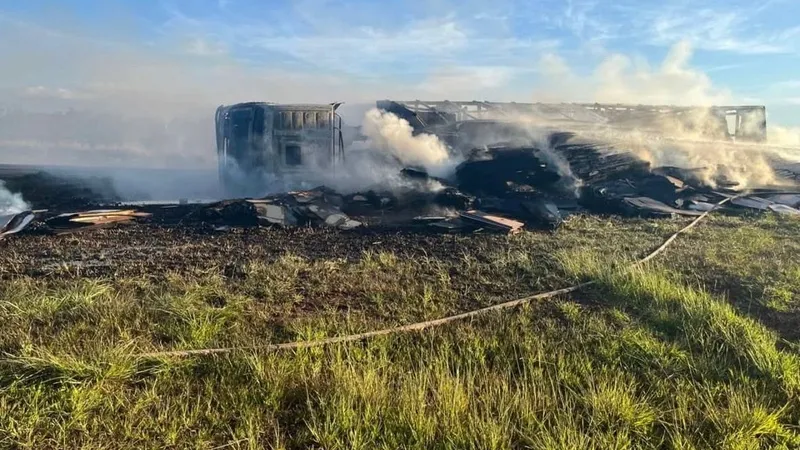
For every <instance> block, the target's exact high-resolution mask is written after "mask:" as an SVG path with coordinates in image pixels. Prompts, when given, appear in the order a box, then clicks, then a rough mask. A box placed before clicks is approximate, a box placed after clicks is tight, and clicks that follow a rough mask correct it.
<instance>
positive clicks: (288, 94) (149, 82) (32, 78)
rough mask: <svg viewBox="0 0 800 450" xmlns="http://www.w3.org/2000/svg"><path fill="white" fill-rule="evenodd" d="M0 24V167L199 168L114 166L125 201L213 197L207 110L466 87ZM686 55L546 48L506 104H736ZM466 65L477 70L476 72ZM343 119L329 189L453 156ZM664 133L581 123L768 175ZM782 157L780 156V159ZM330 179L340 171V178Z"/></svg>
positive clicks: (730, 153) (443, 170) (774, 133)
mask: <svg viewBox="0 0 800 450" xmlns="http://www.w3.org/2000/svg"><path fill="white" fill-rule="evenodd" d="M0 26H2V33H3V39H1V40H0V59H2V60H3V61H4V67H5V68H6V69H7V70H4V71H3V73H2V74H0V163H10V164H46V165H80V166H84V167H85V166H89V167H101V166H102V167H115V168H119V167H125V168H127V167H147V168H159V169H170V168H174V169H198V172H197V174H196V175H187V176H185V177H183V178H180V180H181V181H180V182H176V181H175V180H176V179H177V178H176V177H175V176H170V175H168V174H167V172H163V171H162V172H158V175H155V176H149V177H148V176H146V175H142V174H143V173H144V172H142V174H140V175H137V176H139V177H141V178H132V177H131V176H127V175H122V174H120V173H119V172H114V173H115V175H112V176H113V177H114V179H115V181H116V186H117V187H118V189H119V190H120V194H122V195H123V196H125V197H129V198H133V197H142V196H146V197H149V198H165V197H172V196H181V197H195V198H196V197H205V196H209V195H214V194H215V193H217V192H218V191H217V190H216V183H217V180H216V176H215V172H214V167H215V164H216V157H217V155H216V152H215V142H214V119H213V116H214V110H215V108H216V107H217V106H218V105H219V104H230V103H234V102H240V101H261V100H263V101H271V102H292V103H304V102H311V103H313V102H321V103H327V102H330V101H334V100H344V101H346V102H348V103H350V104H352V103H367V102H374V100H375V99H379V98H400V97H402V98H417V97H423V96H424V97H430V96H431V92H430V88H429V87H428V86H438V89H439V91H437V92H436V96H437V97H439V98H441V99H445V98H449V99H454V100H455V99H456V98H454V96H458V97H460V98H464V95H465V93H464V89H463V88H464V85H469V83H461V84H460V87H459V88H458V90H453V91H447V90H446V89H448V86H447V84H446V83H445V84H442V83H441V82H439V83H435V82H434V81H435V80H433V78H431V79H425V78H423V79H422V82H420V80H419V79H414V80H411V81H409V82H407V83H402V82H397V81H396V80H395V81H392V82H390V83H381V82H379V81H374V80H373V79H370V80H363V79H354V78H348V77H347V75H346V74H344V75H342V74H340V75H329V74H327V73H302V72H295V71H292V72H289V71H282V70H273V69H266V68H264V67H257V66H254V65H252V64H250V65H248V64H245V63H242V62H240V60H238V59H236V58H234V57H232V56H231V55H229V54H226V53H225V49H224V48H215V47H209V46H208V45H205V46H202V45H194V46H193V47H192V48H190V49H186V48H169V49H165V46H159V45H153V46H150V45H130V44H127V45H123V44H120V43H114V42H105V41H103V40H100V39H91V38H87V37H85V36H82V35H81V34H80V33H79V32H69V31H59V30H54V29H52V28H47V27H43V26H39V25H35V24H31V23H26V22H22V21H14V20H9V19H6V18H3V17H2V16H0ZM17 43H24V44H23V45H22V46H21V47H20V46H19V45H18V44H17ZM197 43H198V42H195V44H197ZM188 50H191V51H188ZM66 55H69V57H67V56H66ZM691 56H692V52H691V48H690V46H689V45H688V44H687V43H680V44H677V45H675V46H674V47H673V48H672V49H671V51H670V52H669V53H668V55H667V56H666V57H665V58H664V60H663V62H661V63H660V64H659V65H658V66H655V67H651V66H649V65H648V64H646V63H644V62H642V61H639V60H636V59H634V58H631V57H629V56H626V55H621V54H609V55H608V56H607V57H605V58H604V59H603V60H602V61H600V62H599V64H597V66H596V67H595V69H594V70H593V71H592V72H591V73H590V74H588V75H582V74H579V73H578V72H577V71H576V70H573V68H571V67H570V66H569V64H568V63H567V62H566V60H565V59H564V58H562V57H561V56H559V55H557V54H555V53H547V54H544V55H542V56H541V58H540V60H539V61H538V62H537V63H536V64H532V66H534V67H535V68H536V70H537V71H538V73H539V79H536V80H534V79H531V80H530V81H529V82H528V83H519V84H518V86H519V87H518V88H517V89H518V95H517V96H516V100H518V101H537V102H570V101H581V102H592V101H597V102H623V103H635V104H685V105H711V104H720V103H733V104H735V103H741V102H737V101H736V100H737V99H736V96H735V95H734V94H733V93H732V92H730V91H729V90H727V89H723V88H719V87H717V86H714V84H713V83H712V81H711V79H710V78H709V77H708V76H707V75H706V74H704V73H703V72H702V71H699V70H696V69H694V68H692V66H691V64H690V63H691ZM443 64H444V63H443ZM437 70H438V69H437ZM437 70H433V72H432V73H434V74H435V73H438V71H437ZM478 72H479V73H480V74H481V76H482V77H484V78H486V77H487V73H486V71H485V70H483V71H478ZM54 74H60V75H58V76H55V75H54ZM432 77H433V76H432ZM489 78H491V77H489ZM420 86H422V87H420ZM504 89H505V87H503V89H498V90H497V91H490V92H471V94H475V95H474V97H476V98H487V97H488V98H489V99H491V97H492V95H493V93H494V92H497V93H498V95H499V93H500V92H505V91H504ZM348 119H350V120H351V122H350V123H351V124H353V125H356V124H358V123H359V122H360V123H361V125H362V132H363V133H364V134H365V135H366V137H367V141H366V143H358V144H357V145H354V146H353V148H352V149H350V150H351V152H352V153H353V154H354V155H357V154H362V155H365V154H369V157H368V158H363V159H360V158H358V157H351V158H350V159H349V160H348V162H347V165H346V166H345V167H342V168H340V171H339V172H337V173H336V174H335V175H336V176H337V178H334V179H331V174H330V173H324V174H322V175H324V177H322V178H324V179H327V180H328V181H329V182H330V184H332V185H334V186H337V185H338V186H341V187H343V188H350V189H356V188H357V187H363V185H365V184H367V183H368V182H372V181H381V180H383V179H385V178H386V176H387V174H388V173H389V172H390V171H394V170H395V169H396V168H397V167H398V166H401V165H404V164H409V165H419V166H423V167H425V168H426V169H428V170H429V171H430V172H431V173H432V174H434V175H447V174H449V173H452V169H453V168H454V167H455V165H456V164H457V163H458V162H459V159H458V157H457V156H455V157H454V156H453V155H450V154H449V153H448V149H447V148H446V146H445V145H444V144H443V143H442V142H440V141H438V140H437V139H436V138H434V137H432V136H424V135H423V136H413V135H412V133H411V129H410V127H409V126H408V124H407V123H405V122H403V121H402V120H400V119H398V118H397V117H395V116H392V115H389V114H383V113H380V112H379V111H377V110H370V111H368V112H367V113H366V115H364V116H363V118H362V117H361V116H359V117H355V118H354V117H352V116H351V117H349V118H348ZM522 122H523V123H524V128H525V129H526V132H529V133H530V134H531V139H532V140H534V141H535V142H545V140H544V139H538V136H537V133H538V131H537V127H538V125H539V124H537V123H532V122H526V121H525V120H524V118H523V120H522ZM583 131H587V130H582V132H583ZM666 131H667V134H669V135H670V136H671V137H673V138H676V140H670V141H668V142H667V141H664V140H659V139H655V138H651V137H650V136H648V135H646V134H643V133H639V132H638V131H634V132H630V133H626V134H624V135H620V134H618V133H616V132H611V131H609V130H603V129H593V130H588V132H589V133H590V134H591V133H594V134H595V135H596V136H598V137H601V138H604V139H607V140H609V141H610V142H613V143H618V144H619V145H631V146H635V148H636V149H637V151H639V152H640V154H641V155H642V156H643V157H645V158H647V159H648V160H650V161H652V162H653V163H654V164H657V165H661V164H675V165H683V166H687V167H698V166H699V167H705V168H707V170H708V174H709V176H708V178H709V179H712V178H713V176H714V175H717V174H719V173H721V171H727V172H729V173H727V175H729V176H730V177H732V178H734V179H736V180H737V181H739V182H740V184H741V185H742V186H748V185H755V184H762V183H765V182H770V181H773V177H772V174H771V169H769V167H768V164H767V163H768V162H769V160H770V158H772V157H773V156H775V155H776V153H775V151H773V150H768V149H766V148H764V147H763V146H756V147H753V148H751V147H750V146H740V145H737V146H736V147H735V148H733V149H731V146H727V145H726V146H722V145H719V146H717V145H716V144H709V143H706V142H695V141H697V139H696V137H695V136H692V135H691V133H688V132H686V130H681V129H680V128H677V127H676V128H675V129H670V130H666ZM769 136H770V140H771V142H775V143H777V144H780V145H798V146H800V133H799V132H798V130H796V129H795V130H790V129H780V128H777V127H773V126H771V127H770V131H769ZM537 139H538V140H537ZM683 141H690V142H683ZM786 155H790V156H791V155H792V153H791V152H787V153H786V154H782V155H781V156H784V157H785V156H786ZM797 160H800V157H797ZM383 163H387V164H385V165H384V166H382V165H381V164H383ZM551 163H554V164H556V165H560V167H561V169H562V171H563V172H564V173H567V174H568V173H569V167H568V166H565V165H564V164H563V162H562V161H559V160H558V159H557V158H556V157H555V156H554V159H553V161H551ZM722 166H724V167H722ZM343 176H344V177H347V178H348V179H346V180H342V179H341V178H342V177H343Z"/></svg>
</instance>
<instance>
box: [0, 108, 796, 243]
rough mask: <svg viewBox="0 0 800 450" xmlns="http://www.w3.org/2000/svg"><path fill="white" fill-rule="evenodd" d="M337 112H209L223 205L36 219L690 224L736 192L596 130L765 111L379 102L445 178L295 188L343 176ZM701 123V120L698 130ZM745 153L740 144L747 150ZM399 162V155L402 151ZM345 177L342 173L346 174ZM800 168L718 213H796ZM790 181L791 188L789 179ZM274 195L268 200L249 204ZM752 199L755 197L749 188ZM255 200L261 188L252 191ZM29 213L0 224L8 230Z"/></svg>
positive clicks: (74, 224) (758, 130) (721, 132)
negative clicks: (434, 144) (442, 168)
mask: <svg viewBox="0 0 800 450" xmlns="http://www.w3.org/2000/svg"><path fill="white" fill-rule="evenodd" d="M340 105H341V103H331V104H320V105H317V104H290V105H284V104H272V103H241V104H236V105H231V106H220V107H219V108H218V109H217V112H216V145H217V155H218V161H219V177H220V182H221V185H222V186H223V187H224V189H225V191H226V193H227V195H226V196H227V198H236V199H238V200H226V201H221V202H216V203H211V204H174V205H155V206H154V205H150V206H148V207H147V208H139V209H137V210H136V211H134V210H131V209H130V208H125V209H121V210H108V209H101V210H92V211H88V212H85V213H80V214H78V213H73V214H58V215H55V216H50V217H46V218H45V220H44V222H45V225H50V226H51V228H52V229H54V230H55V231H56V232H66V231H71V230H74V229H81V228H83V227H87V226H105V225H107V224H111V223H120V222H126V221H133V220H136V221H140V220H150V221H156V222H159V223H165V224H169V223H178V222H179V223H182V224H187V223H201V224H204V225H211V226H214V227H217V228H219V229H224V228H226V227H229V226H238V225H244V226H257V225H278V226H295V225H319V226H329V227H334V228H339V229H353V228H359V227H363V226H365V225H366V226H387V225H391V226H403V227H405V226H409V227H425V229H428V230H434V229H439V230H444V231H453V230H470V231H474V230H493V231H500V232H504V233H514V232H516V231H518V230H520V229H521V228H523V227H524V226H528V227H538V228H554V227H557V226H558V225H559V224H560V223H561V222H562V221H563V219H564V218H565V217H566V216H568V215H570V214H573V213H576V212H580V211H591V212H598V213H604V214H622V215H635V216H645V217H664V216H674V215H686V216H696V215H700V214H702V213H703V212H704V211H707V210H709V209H710V208H712V207H713V206H714V204H715V203H717V202H718V201H719V200H721V199H723V198H725V197H733V196H735V194H737V193H738V192H739V190H738V189H737V185H736V183H733V182H730V181H729V180H726V179H725V177H724V176H720V175H716V176H715V179H713V180H709V179H708V177H707V176H704V175H703V173H702V168H694V167H670V166H667V167H653V166H652V165H651V164H650V163H649V162H648V161H646V160H644V159H642V158H640V157H639V156H637V154H636V153H635V152H634V151H632V150H630V149H627V148H626V147H625V146H620V145H612V144H610V143H609V142H607V141H604V140H602V139H597V138H594V137H593V136H594V134H593V133H594V132H595V131H597V130H621V131H623V132H624V131H625V130H637V131H639V132H641V131H642V130H644V132H646V133H652V134H653V135H656V136H659V135H660V136H664V135H666V137H667V138H669V130H673V129H676V127H677V128H679V129H681V130H684V131H685V130H690V131H691V132H692V133H693V135H694V136H701V137H702V138H703V139H707V140H708V141H709V142H712V144H711V145H739V144H741V143H756V144H757V145H761V144H760V143H763V142H765V141H766V137H767V136H766V110H765V108H764V107H763V106H719V107H711V108H686V107H670V106H630V105H604V104H540V103H527V104H525V103H493V102H475V101H473V102H450V101H442V102H432V101H427V102H426V101H419V100H414V101H393V100H382V101H378V102H377V103H376V107H377V109H378V110H379V111H380V112H382V113H383V114H392V115H394V116H396V117H398V118H400V119H402V120H404V121H405V122H407V123H408V125H409V127H410V129H411V133H412V136H418V135H421V134H429V135H433V136H436V137H437V138H438V140H439V141H440V142H442V143H444V144H445V145H446V147H447V149H448V152H450V154H451V156H452V158H453V160H454V161H458V162H459V163H458V164H457V165H456V167H455V169H454V170H453V171H452V173H451V174H450V175H449V176H447V177H445V178H437V177H434V176H431V175H429V174H428V173H427V171H426V170H425V169H424V168H421V167H399V168H398V170H397V171H398V172H399V174H398V178H399V179H400V180H402V183H401V185H400V186H397V185H392V186H389V185H381V184H377V185H374V186H369V187H366V188H365V189H363V190H360V191H358V192H346V193H339V192H336V191H334V190H332V189H329V188H326V187H324V186H319V187H316V188H310V189H309V188H306V189H295V190H292V189H286V190H275V189H274V186H276V185H277V186H297V185H298V183H299V182H308V181H312V182H313V180H314V179H315V178H314V177H315V175H317V174H319V173H320V172H324V173H326V174H328V175H330V174H334V175H335V174H336V173H337V171H338V170H339V168H340V167H341V168H344V166H345V161H346V157H347V154H348V145H347V142H346V141H345V139H344V134H343V133H344V125H343V121H342V118H341V116H340V115H339V114H338V112H337V110H338V108H339V106H340ZM698 117H702V120H697V118H698ZM745 145H746V144H745ZM399 150H401V151H402V149H399ZM341 173H342V176H347V175H346V172H345V171H344V170H342V171H341ZM798 173H800V170H794V171H793V170H789V171H784V172H782V175H783V176H784V178H785V180H783V181H784V182H783V183H782V184H781V185H780V186H779V187H777V188H776V187H773V186H763V187H760V190H758V189H756V190H755V191H754V192H753V194H752V195H751V196H749V197H748V198H736V199H735V200H733V201H731V202H730V203H729V206H728V207H729V208H739V209H746V210H751V211H752V210H763V211H773V212H775V213H780V214H790V215H800V210H798V209H797V208H800V184H798V183H797V182H798ZM792 178H793V179H792ZM266 184H271V185H272V186H273V190H272V192H282V193H279V194H272V195H266V196H263V195H253V193H252V192H253V189H254V187H255V188H256V189H263V188H264V186H265V185H266ZM749 188H752V186H751V187H749ZM262 192H263V190H262ZM32 221H33V218H32V216H31V213H25V214H24V215H21V216H19V217H15V218H7V219H4V220H3V222H2V223H0V226H2V227H3V229H2V230H0V235H2V233H8V234H10V233H17V232H19V231H20V230H21V229H22V228H24V227H25V226H27V225H28V224H30V223H31V222H32Z"/></svg>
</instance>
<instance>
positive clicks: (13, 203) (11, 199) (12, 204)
mask: <svg viewBox="0 0 800 450" xmlns="http://www.w3.org/2000/svg"><path fill="white" fill-rule="evenodd" d="M30 209H31V207H30V205H28V203H27V202H26V201H25V200H24V199H23V198H22V195H20V194H16V193H13V192H11V191H9V190H8V189H6V186H5V183H4V182H3V180H0V216H6V215H11V214H19V213H21V212H23V211H28V210H30Z"/></svg>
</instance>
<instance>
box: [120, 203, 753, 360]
mask: <svg viewBox="0 0 800 450" xmlns="http://www.w3.org/2000/svg"><path fill="white" fill-rule="evenodd" d="M743 196H744V195H737V196H735V197H726V198H724V199H722V200H721V201H720V202H718V203H716V204H715V205H714V207H713V208H711V209H709V210H708V211H706V212H704V213H703V214H702V215H700V216H697V218H695V219H694V220H693V221H692V222H691V223H689V224H688V225H686V226H685V227H683V228H681V229H680V230H678V231H676V232H675V233H673V234H672V235H671V236H670V237H668V238H667V239H666V240H665V241H664V243H663V244H661V245H660V246H659V247H658V248H656V249H655V250H653V251H652V252H650V254H648V255H647V256H645V257H644V258H642V259H640V260H638V261H636V262H634V263H632V264H630V265H629V266H627V267H625V268H624V269H623V270H630V269H632V268H634V267H638V266H641V265H642V264H644V263H646V262H648V261H650V260H652V259H653V258H655V257H656V256H658V255H659V254H661V253H663V252H664V250H666V249H667V247H669V246H670V244H672V243H673V242H674V241H675V239H677V237H678V236H679V235H681V234H682V233H685V232H687V231H689V230H690V229H692V228H694V227H695V226H696V225H697V224H698V223H700V222H701V221H702V220H703V219H705V218H706V217H708V215H709V214H711V213H712V212H713V211H715V210H716V209H717V208H719V207H720V206H722V205H724V204H725V203H727V202H729V201H731V200H733V199H735V198H739V197H743ZM596 283H597V281H595V280H592V281H586V282H583V283H580V284H576V285H574V286H570V287H566V288H563V289H558V290H555V291H550V292H543V293H540V294H534V295H530V296H527V297H522V298H518V299H516V300H510V301H507V302H503V303H498V304H496V305H492V306H487V307H485V308H480V309H476V310H473V311H468V312H464V313H460V314H455V315H452V316H447V317H442V318H440V319H434V320H428V321H425V322H417V323H412V324H408V325H401V326H396V327H391V328H384V329H381V330H375V331H368V332H365V333H358V334H350V335H346V336H337V337H331V338H326V339H318V340H313V341H295V342H285V343H282V344H266V345H254V346H243V347H220V348H205V349H196V350H173V351H163V352H151V353H140V354H137V355H134V356H137V357H141V358H170V357H171V358H185V357H189V356H208V355H218V354H224V353H232V352H236V351H246V350H261V351H278V350H291V349H303V348H312V347H322V346H325V345H330V344H341V343H346V342H356V341H363V340H366V339H370V338H374V337H378V336H386V335H389V334H397V333H407V332H410V331H422V330H425V329H428V328H434V327H438V326H441V325H445V324H448V323H451V322H456V321H459V320H463V319H469V318H471V317H476V316H480V315H482V314H485V313H488V312H492V311H499V310H502V309H508V308H514V307H517V306H520V305H524V304H526V303H530V302H532V301H534V300H544V299H548V298H553V297H557V296H559V295H563V294H569V293H572V292H575V291H577V290H580V289H583V288H585V287H588V286H592V285H594V284H596Z"/></svg>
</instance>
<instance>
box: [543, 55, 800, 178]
mask: <svg viewBox="0 0 800 450" xmlns="http://www.w3.org/2000/svg"><path fill="white" fill-rule="evenodd" d="M691 57H692V48H691V46H690V45H689V43H688V42H681V43H678V44H676V45H675V46H673V47H672V49H671V50H670V52H669V53H668V54H667V56H666V57H665V58H664V60H663V61H662V63H661V64H660V65H659V66H658V67H655V68H653V67H651V66H650V65H649V64H647V63H646V62H642V61H634V60H632V59H631V58H629V57H628V56H626V55H622V54H610V55H608V56H607V57H606V58H605V59H604V60H603V61H602V62H601V63H600V64H599V65H598V66H597V67H596V69H595V70H594V71H593V72H592V73H591V74H590V75H588V76H581V75H578V74H576V73H575V72H574V71H573V70H572V69H571V68H570V67H569V65H568V64H566V62H565V61H564V60H563V59H561V58H560V57H558V56H557V55H553V54H549V55H545V56H544V57H543V58H542V60H541V64H542V70H541V72H542V75H543V78H544V80H543V84H542V85H543V87H542V88H541V89H539V90H537V91H536V95H535V101H574V102H598V103H626V104H637V105H646V104H651V105H676V106H712V105H736V104H742V103H746V102H743V101H738V102H737V99H736V97H735V96H734V95H733V94H732V93H731V92H730V91H729V90H727V89H722V88H719V87H717V86H714V84H713V83H712V81H711V79H710V78H709V77H708V75H707V74H705V73H703V72H702V71H700V70H698V69H696V68H693V67H692V66H691V65H690V62H691ZM715 120H717V119H716V118H715V117H713V116H711V115H710V114H707V113H704V112H700V113H698V114H695V115H693V117H691V118H690V120H688V122H689V126H687V121H686V120H682V121H680V122H678V121H674V122H669V121H665V122H662V123H660V124H659V127H658V128H659V129H657V130H652V129H647V130H646V129H633V130H620V129H616V128H609V127H605V126H603V125H602V124H598V125H596V126H593V127H586V126H581V127H580V128H576V129H575V130H574V131H576V132H578V133H580V134H581V135H583V136H586V137H594V138H599V139H603V140H606V141H608V142H610V143H612V144H615V145H618V146H622V147H625V146H627V147H629V148H631V149H632V150H634V151H636V152H637V153H638V154H639V155H640V156H641V157H643V158H644V159H646V160H648V161H649V162H651V164H653V165H654V166H662V165H673V166H678V167H683V168H690V169H703V172H702V173H703V174H704V178H705V181H706V182H708V183H709V184H712V185H713V184H714V182H715V180H716V179H718V178H724V179H726V180H727V181H729V182H733V183H734V184H736V185H737V186H738V187H739V188H746V187H754V186H763V185H768V184H775V183H778V182H779V181H780V180H778V179H777V178H776V176H775V173H774V171H773V169H772V162H773V161H774V160H775V159H776V158H783V159H787V158H788V159H789V162H800V152H796V153H795V152H792V151H791V150H787V149H780V150H779V149H775V148H771V147H770V146H768V145H752V144H745V143H737V144H736V145H733V144H731V143H728V142H721V141H709V140H708V138H706V137H703V136H702V135H701V134H700V133H698V132H697V130H702V129H709V128H711V127H713V126H714V125H715V122H714V121H715ZM767 136H768V140H769V144H770V145H777V146H784V145H786V146H797V147H798V148H800V132H798V130H796V129H787V128H781V127H777V126H770V127H769V130H768V133H767Z"/></svg>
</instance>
